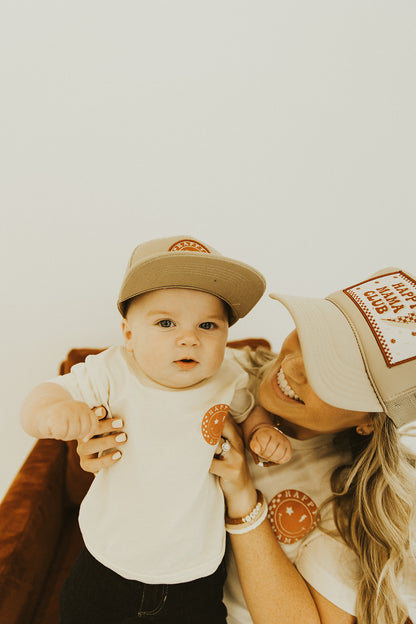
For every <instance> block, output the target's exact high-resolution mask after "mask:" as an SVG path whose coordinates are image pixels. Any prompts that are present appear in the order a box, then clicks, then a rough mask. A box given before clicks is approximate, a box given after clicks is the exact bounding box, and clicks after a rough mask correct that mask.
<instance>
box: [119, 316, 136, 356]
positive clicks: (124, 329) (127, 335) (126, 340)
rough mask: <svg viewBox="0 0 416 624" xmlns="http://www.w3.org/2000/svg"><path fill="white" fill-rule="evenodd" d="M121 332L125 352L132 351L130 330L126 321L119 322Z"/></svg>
mask: <svg viewBox="0 0 416 624" xmlns="http://www.w3.org/2000/svg"><path fill="white" fill-rule="evenodd" d="M121 331H122V332H123V336H124V344H125V346H126V349H127V351H133V347H132V345H131V329H130V327H129V324H128V323H127V320H126V319H123V320H122V321H121Z"/></svg>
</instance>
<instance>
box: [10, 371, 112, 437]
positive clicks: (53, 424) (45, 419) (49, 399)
mask: <svg viewBox="0 0 416 624" xmlns="http://www.w3.org/2000/svg"><path fill="white" fill-rule="evenodd" d="M101 409H104V408H101ZM98 418H99V417H98V414H96V412H95V411H94V410H93V409H90V408H89V407H88V405H87V404H86V403H83V402H81V401H74V400H73V399H72V397H71V395H70V394H69V392H67V391H66V390H65V389H64V388H62V387H61V386H60V385H58V384H56V383H51V382H46V383H42V384H40V385H39V386H36V388H34V389H33V390H32V392H31V393H30V394H29V395H28V397H27V398H26V400H25V401H24V403H23V406H22V410H21V414H20V419H21V423H22V427H23V429H24V430H25V431H26V433H28V434H29V435H31V436H34V437H35V438H55V439H57V440H76V439H80V438H85V437H86V436H87V435H88V434H90V435H91V434H92V433H93V432H94V430H95V428H96V425H97V422H98Z"/></svg>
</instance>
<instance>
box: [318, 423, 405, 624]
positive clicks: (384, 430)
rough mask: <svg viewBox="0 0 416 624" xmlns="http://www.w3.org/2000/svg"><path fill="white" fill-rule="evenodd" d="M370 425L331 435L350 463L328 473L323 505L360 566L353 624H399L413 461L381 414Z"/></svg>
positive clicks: (401, 622)
mask: <svg viewBox="0 0 416 624" xmlns="http://www.w3.org/2000/svg"><path fill="white" fill-rule="evenodd" d="M371 421H372V424H373V427H374V431H373V433H372V434H371V435H369V436H365V437H364V436H358V435H357V433H356V431H355V429H353V430H348V431H346V432H343V433H342V434H338V435H337V438H338V440H340V438H341V437H342V438H343V442H344V443H347V444H348V445H349V447H350V449H351V451H352V462H351V464H350V465H347V466H339V467H338V468H337V469H336V470H335V471H334V472H333V474H332V478H331V487H332V491H333V493H334V494H333V496H332V497H331V498H330V499H329V500H328V501H327V502H326V503H324V506H325V505H328V504H331V503H332V506H333V514H334V520H335V525H336V527H337V529H338V532H339V534H340V535H341V537H342V538H343V540H344V542H345V543H346V544H347V545H348V546H349V547H350V548H352V550H353V551H354V552H355V554H356V555H357V557H358V559H359V562H360V567H361V571H362V576H361V578H360V581H359V584H358V590H357V603H356V610H357V621H358V622H359V624H374V623H375V622H377V624H404V623H405V622H406V620H407V617H408V611H407V609H406V606H405V605H404V604H403V602H402V599H401V597H400V591H399V582H400V574H401V573H402V571H403V569H404V565H405V563H406V559H407V557H409V556H416V553H415V525H416V471H415V459H416V458H415V455H414V454H413V453H412V452H411V451H410V449H408V448H407V447H406V446H404V445H403V444H402V443H401V441H400V436H399V434H398V432H397V428H396V426H395V425H394V423H393V421H392V420H390V418H388V416H386V414H384V413H382V412H381V413H378V414H372V415H371ZM360 437H361V440H359V439H357V438H360Z"/></svg>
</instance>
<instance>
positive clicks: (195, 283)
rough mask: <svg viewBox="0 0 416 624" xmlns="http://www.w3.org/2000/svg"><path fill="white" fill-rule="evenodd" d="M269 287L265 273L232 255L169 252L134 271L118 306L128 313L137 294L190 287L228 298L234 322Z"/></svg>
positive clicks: (127, 280)
mask: <svg viewBox="0 0 416 624" xmlns="http://www.w3.org/2000/svg"><path fill="white" fill-rule="evenodd" d="M265 287H266V284H265V280H264V278H263V276H262V275H261V273H259V272H258V271H256V270H255V269H253V268H252V267H250V266H248V265H246V264H244V263H242V262H238V261H236V260H233V259H231V258H226V257H225V256H220V257H218V256H209V255H208V254H200V253H193V252H189V251H185V252H183V253H181V252H175V253H172V252H167V253H161V254H155V255H154V256H152V257H150V258H147V259H146V260H145V261H143V262H140V263H138V264H137V265H135V266H134V267H133V268H132V269H131V270H130V272H129V273H128V274H127V275H126V277H125V279H124V282H123V285H122V288H121V291H120V295H119V299H118V302H117V306H118V309H119V310H120V312H121V314H122V315H123V316H124V312H125V306H126V302H127V301H128V300H129V299H132V298H133V297H136V296H138V295H141V294H143V293H145V292H150V291H153V290H159V289H161V288H189V289H192V290H200V291H203V292H208V293H210V294H212V295H215V296H216V297H219V298H220V299H222V300H223V301H225V303H226V304H227V305H228V306H229V308H230V310H231V317H230V320H229V322H230V325H233V324H234V323H235V322H236V321H237V320H238V319H240V318H242V317H244V316H245V315H246V314H247V313H248V312H249V311H250V310H251V309H252V308H253V307H254V306H255V305H256V303H257V302H258V301H259V299H260V298H261V296H262V295H263V293H264V291H265Z"/></svg>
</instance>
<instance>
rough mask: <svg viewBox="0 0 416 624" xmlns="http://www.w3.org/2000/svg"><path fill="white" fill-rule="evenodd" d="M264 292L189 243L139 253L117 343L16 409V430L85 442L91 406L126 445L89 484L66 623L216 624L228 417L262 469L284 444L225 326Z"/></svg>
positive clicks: (126, 286)
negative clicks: (218, 459) (240, 427)
mask: <svg viewBox="0 0 416 624" xmlns="http://www.w3.org/2000/svg"><path fill="white" fill-rule="evenodd" d="M264 289H265V282H264V278H263V277H262V275H261V274H260V273H259V272H258V271H256V270H255V269H253V268H252V267H250V266H248V265H246V264H243V263H241V262H238V261H236V260H233V259H230V258H226V257H224V256H222V255H221V254H220V253H218V252H217V251H216V250H215V249H213V248H212V247H211V246H209V245H207V244H205V243H202V242H200V241H197V240H195V239H190V238H189V237H186V236H185V237H169V238H163V239H157V240H152V241H148V242H146V243H142V244H140V245H139V246H138V247H136V249H135V250H134V251H133V254H132V256H131V258H130V262H129V264H128V267H127V271H126V274H125V276H124V280H123V283H122V286H121V290H120V295H119V299H118V308H119V311H120V313H121V315H122V317H123V320H122V332H123V336H124V346H114V347H111V348H109V349H107V350H106V351H104V352H102V353H100V354H99V355H95V356H89V357H88V358H87V360H86V362H85V363H82V364H77V365H76V366H74V367H73V368H72V370H71V372H70V373H69V374H67V375H64V376H61V377H58V378H55V379H53V380H51V381H50V382H47V383H44V384H41V385H40V386H38V387H37V388H35V390H34V391H33V392H32V393H31V394H30V395H29V397H28V398H27V399H26V401H25V404H24V406H23V409H22V424H23V427H24V429H25V430H26V431H27V433H29V434H30V435H33V436H35V437H42V438H57V439H62V440H70V439H79V438H84V437H87V436H92V435H94V433H95V427H96V426H97V422H98V417H97V415H96V413H95V411H94V409H93V408H95V407H97V406H101V405H103V406H104V407H105V408H106V410H107V412H108V414H109V415H117V416H120V417H121V418H122V419H123V421H124V431H125V432H126V434H127V436H128V445H126V448H125V452H124V453H123V457H122V460H121V461H119V462H118V463H117V464H116V465H115V466H114V467H113V468H112V470H101V471H100V472H99V473H98V475H97V476H96V478H95V480H94V482H93V484H92V486H91V488H90V490H89V492H88V493H87V495H86V497H85V499H84V501H83V502H82V505H81V508H80V516H79V524H80V527H81V532H82V535H83V539H84V543H85V547H86V548H85V549H84V550H83V552H82V553H81V555H80V558H79V560H78V561H77V563H76V564H75V567H74V569H73V571H72V572H71V574H70V576H69V578H68V579H67V581H66V583H65V585H64V590H63V592H62V602H61V604H62V607H61V611H62V620H61V622H62V624H67V623H72V622H77V623H78V624H79V623H82V622H84V621H85V622H90V621H103V622H113V621H114V622H121V621H124V620H123V617H124V618H127V617H132V616H134V615H137V614H138V613H143V614H145V613H147V614H150V613H154V616H155V617H156V611H157V613H159V612H160V615H161V617H162V615H163V618H167V619H163V622H171V621H172V622H177V621H181V622H184V623H185V622H187V621H188V620H187V617H188V615H187V614H186V609H189V612H190V613H189V618H194V619H192V621H198V622H205V621H206V622H210V624H213V623H215V622H221V623H224V622H225V607H224V605H223V604H222V584H223V581H224V572H223V566H222V564H221V562H222V559H223V555H224V550H225V530H224V502H223V496H222V492H221V489H220V487H219V483H218V480H217V479H216V478H215V477H214V476H213V475H212V474H210V473H209V467H210V464H211V461H212V458H213V456H214V454H215V453H217V452H218V451H217V446H218V445H219V446H220V448H221V432H222V428H223V425H224V421H225V418H226V416H227V413H228V412H229V413H230V414H231V415H232V416H233V417H234V419H235V420H236V421H237V422H239V423H240V422H243V421H244V420H246V423H245V425H244V435H245V437H246V439H250V445H251V448H253V449H254V450H255V451H256V452H257V453H258V454H261V455H262V457H263V458H264V459H266V460H269V461H270V460H271V461H277V459H276V458H281V457H283V455H284V454H285V450H286V449H287V446H288V442H287V440H286V438H285V437H284V436H283V435H282V434H281V433H280V432H279V431H277V430H276V429H275V428H274V427H273V425H272V422H271V420H270V419H269V415H268V414H267V412H265V411H264V410H263V409H262V408H260V407H258V406H257V407H255V401H254V397H253V395H252V394H251V392H250V391H249V388H248V387H249V380H248V375H247V373H246V372H245V371H244V370H243V369H242V368H241V366H240V364H238V362H237V361H236V359H235V358H234V357H233V356H232V351H231V350H229V349H226V343H227V337H228V327H229V326H230V325H232V324H234V323H235V322H236V321H237V320H238V319H239V318H241V317H243V316H245V315H246V314H247V313H248V312H249V311H250V310H251V308H252V307H253V306H254V305H255V304H256V303H257V301H258V300H259V299H260V297H261V296H262V294H263V292H264ZM250 414H251V416H250ZM250 419H252V426H251V425H250ZM266 439H267V444H268V446H267V448H266V449H265V448H264V447H265V445H266V444H265V440H266ZM222 447H223V451H221V452H226V450H227V445H224V443H223V444H222ZM261 449H264V452H262V453H259V450H261ZM286 455H287V454H286ZM286 459H287V456H286V457H285V460H286ZM196 580H198V583H197V586H196V585H195V581H196ZM115 588H118V589H117V590H116V589H115ZM179 591H180V592H181V593H180V594H178V592H179ZM119 596H122V600H121V598H120V603H118V600H119ZM198 611H200V615H198ZM111 613H114V619H111V618H112V617H113V616H112V615H109V614H111ZM179 614H180V615H179ZM105 618H107V619H105ZM152 621H155V622H157V621H159V620H158V619H152ZM160 621H162V620H160ZM189 621H191V619H189Z"/></svg>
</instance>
